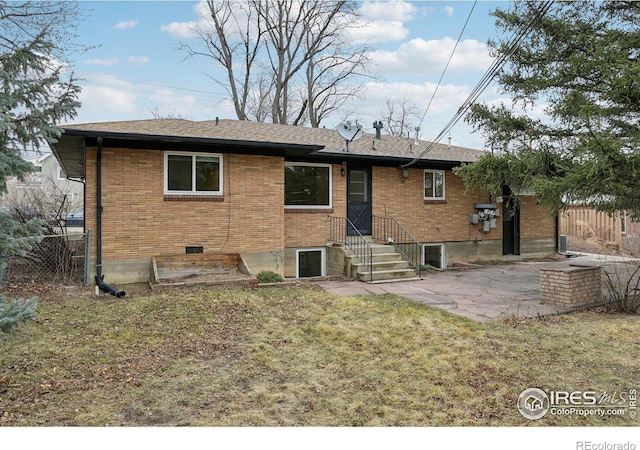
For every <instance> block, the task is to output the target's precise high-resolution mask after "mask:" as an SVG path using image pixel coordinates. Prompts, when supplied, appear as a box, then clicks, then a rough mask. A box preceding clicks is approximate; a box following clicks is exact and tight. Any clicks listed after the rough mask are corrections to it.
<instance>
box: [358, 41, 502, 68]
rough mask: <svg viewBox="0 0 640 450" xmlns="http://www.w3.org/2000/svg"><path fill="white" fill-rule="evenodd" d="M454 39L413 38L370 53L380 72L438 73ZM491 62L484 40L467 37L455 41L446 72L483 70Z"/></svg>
mask: <svg viewBox="0 0 640 450" xmlns="http://www.w3.org/2000/svg"><path fill="white" fill-rule="evenodd" d="M455 42H456V41H455V40H454V39H452V38H449V37H445V38H443V39H437V40H429V41H425V40H424V39H422V38H417V39H412V40H410V41H408V42H405V43H403V44H401V45H400V47H398V49H397V50H395V51H386V50H376V51H373V52H372V53H371V55H370V56H371V58H372V59H373V61H374V62H375V63H376V65H377V67H378V69H379V72H380V73H381V74H390V73H404V74H408V73H410V74H415V75H426V74H437V73H442V70H443V69H444V67H445V66H446V64H447V61H448V59H449V57H450V56H451V52H452V50H453V48H454V46H455ZM491 62H492V59H491V57H490V56H489V52H488V50H487V47H486V45H485V44H484V43H482V42H479V41H476V40H474V39H467V40H464V41H462V42H460V43H459V44H458V48H457V49H456V52H455V54H454V55H453V58H452V59H451V63H450V64H449V68H448V72H449V73H453V74H460V73H464V72H466V71H478V70H485V69H487V68H488V67H489V66H490V65H491Z"/></svg>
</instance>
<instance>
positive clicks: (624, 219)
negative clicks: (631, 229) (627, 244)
mask: <svg viewBox="0 0 640 450" xmlns="http://www.w3.org/2000/svg"><path fill="white" fill-rule="evenodd" d="M620 232H621V233H622V234H626V233H627V212H626V211H622V212H621V213H620Z"/></svg>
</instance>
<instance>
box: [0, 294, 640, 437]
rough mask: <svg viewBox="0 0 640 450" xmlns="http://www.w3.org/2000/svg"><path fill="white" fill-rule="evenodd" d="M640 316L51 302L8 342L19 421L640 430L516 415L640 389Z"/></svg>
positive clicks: (393, 302) (13, 414) (2, 412)
mask: <svg viewBox="0 0 640 450" xmlns="http://www.w3.org/2000/svg"><path fill="white" fill-rule="evenodd" d="M639 335H640V320H639V318H638V317H637V316H636V317H633V316H624V315H615V314H604V313H595V312H583V313H574V314H570V315H562V316H556V317H551V318H546V319H534V320H530V321H526V322H516V321H502V322H493V323H486V324H480V323H476V322H473V321H471V320H468V319H465V318H461V317H458V316H455V315H452V314H449V313H447V312H445V311H440V310H437V309H433V308H430V307H427V306H424V305H420V304H416V303H413V302H411V301H407V300H404V299H402V298H400V297H396V296H391V295H384V296H373V295H372V296H366V297H338V296H334V295H331V294H327V293H325V292H323V291H321V290H319V289H317V288H315V287H313V286H305V287H289V288H260V289H254V290H208V291H207V290H201V291H199V290H198V291H196V290H194V291H182V290H181V291H167V292H163V293H153V294H134V295H131V296H128V297H127V298H125V299H115V298H113V297H110V296H106V297H100V298H96V297H94V296H93V295H91V293H89V292H84V293H83V292H73V291H71V292H70V293H67V294H66V295H64V296H60V295H47V294H43V295H42V296H41V298H40V300H39V304H38V318H37V319H35V320H33V321H31V322H29V323H27V324H25V325H23V326H21V327H20V328H19V329H18V331H17V332H16V333H14V334H10V335H2V336H1V337H2V339H3V340H4V342H3V343H2V344H0V351H1V355H2V356H1V360H0V425H4V426H42V425H46V426H64V425H76V426H121V425H124V426H439V425H447V426H449V425H463V426H492V425H493V426H497V425H500V426H506V425H509V426H536V425H544V426H549V425H561V426H603V425H606V426H629V425H637V424H638V421H637V420H631V419H630V418H629V417H628V415H627V417H615V416H612V417H609V416H605V417H582V416H575V415H572V416H554V415H551V414H547V415H546V416H545V417H544V418H542V419H540V420H537V421H531V420H528V419H525V418H524V417H522V416H521V415H520V413H519V412H518V410H517V408H516V401H517V398H518V396H519V394H520V393H521V392H522V391H523V390H524V389H525V388H529V387H539V388H542V389H545V390H566V391H573V390H580V391H586V390H593V391H597V392H607V393H609V394H611V393H614V392H621V391H624V390H628V389H631V388H636V389H637V388H638V387H639V385H640V375H639V374H640V344H639V343H638V336H639Z"/></svg>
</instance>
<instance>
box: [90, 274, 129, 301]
mask: <svg viewBox="0 0 640 450" xmlns="http://www.w3.org/2000/svg"><path fill="white" fill-rule="evenodd" d="M96 286H98V287H99V288H100V290H102V291H104V292H108V293H109V294H111V295H113V296H114V297H116V298H123V297H124V296H125V295H127V293H126V292H125V291H122V290H120V289H118V288H117V287H115V286H111V285H110V284H107V283H105V282H104V275H102V277H101V278H98V276H97V275H96Z"/></svg>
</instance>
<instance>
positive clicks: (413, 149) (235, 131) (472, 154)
mask: <svg viewBox="0 0 640 450" xmlns="http://www.w3.org/2000/svg"><path fill="white" fill-rule="evenodd" d="M62 128H63V129H65V130H69V131H71V130H76V131H85V132H91V131H94V132H98V133H99V132H103V133H111V134H119V133H122V134H128V135H132V134H135V135H140V136H155V137H184V138H202V139H227V140H239V141H253V142H271V143H281V144H303V145H322V146H324V149H323V150H321V151H319V152H318V154H327V155H329V154H342V153H343V152H344V151H345V141H344V139H343V138H342V137H341V136H340V135H339V134H338V132H337V131H336V130H334V129H328V128H308V127H296V126H293V125H280V124H273V123H264V122H249V121H240V120H230V119H220V120H206V121H191V120H185V119H149V120H135V121H121V122H98V123H87V124H77V125H64V126H62ZM429 144H430V143H429V142H427V141H422V140H421V141H418V142H416V141H415V139H412V138H409V137H398V136H389V135H383V136H382V137H381V138H380V139H376V137H375V135H373V134H369V133H365V134H363V136H362V138H360V139H359V140H358V141H354V142H351V143H350V144H349V153H351V154H353V155H362V156H368V157H392V158H399V159H403V160H407V161H409V160H412V159H414V158H416V157H418V156H420V159H421V160H431V161H452V162H473V161H475V160H476V159H478V158H479V157H480V156H481V155H482V154H483V153H484V152H483V151H481V150H475V149H470V148H465V147H458V146H449V145H446V144H436V145H435V146H434V147H433V148H432V149H431V150H430V151H429V152H428V153H427V154H425V155H421V152H423V151H424V150H425V149H427V147H428V146H429Z"/></svg>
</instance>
